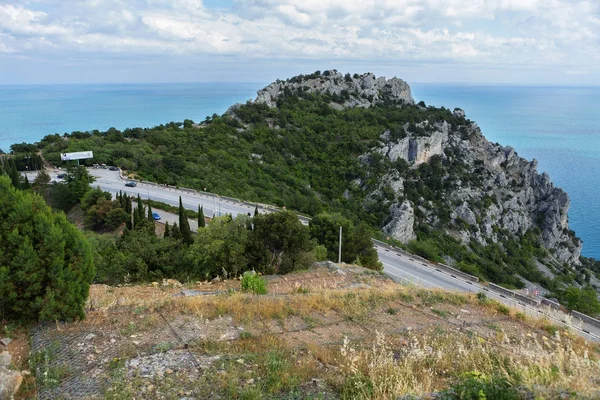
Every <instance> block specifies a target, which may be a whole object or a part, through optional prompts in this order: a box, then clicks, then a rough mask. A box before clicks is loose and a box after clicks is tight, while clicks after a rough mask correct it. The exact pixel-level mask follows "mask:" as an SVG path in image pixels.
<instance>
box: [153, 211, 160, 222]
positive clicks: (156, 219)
mask: <svg viewBox="0 0 600 400" xmlns="http://www.w3.org/2000/svg"><path fill="white" fill-rule="evenodd" d="M152 218H154V220H155V221H158V220H159V219H160V214H159V213H157V212H153V213H152Z"/></svg>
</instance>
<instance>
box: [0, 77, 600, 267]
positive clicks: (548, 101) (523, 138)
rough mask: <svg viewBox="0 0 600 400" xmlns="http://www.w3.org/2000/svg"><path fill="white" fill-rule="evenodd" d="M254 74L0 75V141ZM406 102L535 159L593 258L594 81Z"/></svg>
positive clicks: (110, 119) (129, 117)
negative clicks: (465, 121) (460, 114)
mask: <svg viewBox="0 0 600 400" xmlns="http://www.w3.org/2000/svg"><path fill="white" fill-rule="evenodd" d="M267 84H268V83H263V82H160V83H85V84H84V83H58V84H51V83H47V84H46V83H35V84H12V85H6V84H0V121H2V122H3V123H2V125H1V126H0V149H2V150H4V151H5V152H8V151H9V150H10V149H9V146H10V145H11V144H15V143H22V142H27V143H35V142H37V141H39V140H40V139H42V138H43V137H44V136H46V135H48V134H54V133H58V134H61V135H62V134H64V133H70V132H73V131H91V130H95V129H98V130H100V131H105V130H107V129H109V128H111V127H115V128H117V129H121V130H122V129H125V128H134V127H142V128H145V127H153V126H157V125H160V124H165V123H168V122H172V121H175V122H183V120H184V119H192V120H194V121H196V122H200V121H202V120H204V118H205V117H206V116H209V115H212V114H214V113H216V114H222V113H224V112H225V111H226V110H227V108H229V107H230V106H231V105H232V104H235V103H240V102H246V101H247V100H251V99H254V98H255V97H256V91H257V90H259V89H261V88H263V87H264V86H266V85H267ZM409 85H410V86H411V89H412V94H413V97H414V99H415V101H416V102H419V101H424V102H425V103H426V104H427V105H434V106H438V107H440V106H444V107H446V108H449V109H453V108H455V107H457V108H461V109H463V110H465V112H466V115H467V118H469V119H471V120H473V121H475V122H477V124H478V125H479V126H480V127H481V130H482V132H483V134H484V136H485V137H486V138H487V139H488V140H490V141H492V142H498V143H500V144H502V145H504V146H511V147H513V148H515V150H516V151H517V153H518V154H519V155H520V156H522V157H524V158H526V159H528V160H531V159H533V158H535V159H536V160H538V172H540V173H541V172H547V173H548V174H549V175H550V178H551V179H552V181H553V182H554V184H555V186H558V187H561V188H563V189H564V190H565V191H566V192H567V193H568V194H569V196H570V199H571V209H570V213H569V218H570V228H571V229H573V230H574V231H575V232H576V233H577V235H578V236H579V237H581V238H582V240H583V241H584V247H583V255H585V256H589V257H594V258H599V259H600V237H598V235H596V234H595V231H596V226H598V225H599V224H600V206H596V205H595V199H596V198H597V197H599V195H600V128H598V127H600V116H599V115H597V113H596V112H595V108H596V105H600V86H593V85H590V86H581V85H520V84H497V83H495V84H476V83H471V84H464V83H435V82H434V83H431V82H429V83H419V82H409Z"/></svg>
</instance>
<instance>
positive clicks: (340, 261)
mask: <svg viewBox="0 0 600 400" xmlns="http://www.w3.org/2000/svg"><path fill="white" fill-rule="evenodd" d="M341 263H342V227H341V226H340V247H339V250H338V264H341Z"/></svg>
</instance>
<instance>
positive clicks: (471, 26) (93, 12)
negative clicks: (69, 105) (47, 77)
mask: <svg viewBox="0 0 600 400" xmlns="http://www.w3.org/2000/svg"><path fill="white" fill-rule="evenodd" d="M599 25H600V4H599V3H598V2H597V1H592V0H543V1H542V0H471V1H465V0H363V1H360V2H359V1H348V0H234V5H233V6H232V7H231V8H228V9H224V8H218V9H217V8H210V7H207V6H206V5H205V4H204V3H203V2H202V1H201V0H76V1H75V0H73V1H68V2H64V1H60V0H21V1H19V0H13V1H8V2H6V1H4V2H3V1H2V0H0V52H3V53H9V52H12V53H15V54H18V55H20V56H23V55H25V56H26V55H30V54H33V53H36V54H38V55H39V57H47V58H48V59H51V58H58V57H70V56H74V55H81V54H88V55H93V56H102V55H106V56H110V55H111V54H123V55H124V54H130V55H131V57H138V58H140V57H142V58H143V57H145V56H148V57H153V56H157V55H164V56H165V57H170V56H175V57H179V59H180V60H185V59H192V58H195V57H196V58H197V57H201V58H202V57H203V58H204V59H205V60H210V57H211V56H226V57H237V58H240V59H244V60H269V59H280V60H292V59H301V60H319V61H326V60H327V61H331V62H335V61H336V60H355V61H357V62H362V61H364V60H367V61H378V62H388V63H393V62H420V61H422V62H444V63H452V62H456V63H475V62H476V63H478V64H487V65H489V66H496V65H498V64H499V63H504V64H507V65H517V64H528V65H533V66H535V65H539V66H543V67H547V66H550V65H560V66H561V68H562V70H563V71H571V70H586V71H587V70H594V69H595V68H596V67H595V65H597V63H598V61H600V56H598V54H600V52H599V51H598V50H600V49H599V47H600V34H599V32H600V29H599Z"/></svg>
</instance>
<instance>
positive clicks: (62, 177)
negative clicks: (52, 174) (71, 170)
mask: <svg viewBox="0 0 600 400" xmlns="http://www.w3.org/2000/svg"><path fill="white" fill-rule="evenodd" d="M65 176H67V174H58V175H56V177H57V178H58V179H65Z"/></svg>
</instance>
